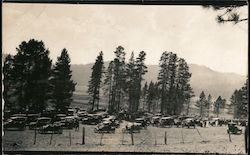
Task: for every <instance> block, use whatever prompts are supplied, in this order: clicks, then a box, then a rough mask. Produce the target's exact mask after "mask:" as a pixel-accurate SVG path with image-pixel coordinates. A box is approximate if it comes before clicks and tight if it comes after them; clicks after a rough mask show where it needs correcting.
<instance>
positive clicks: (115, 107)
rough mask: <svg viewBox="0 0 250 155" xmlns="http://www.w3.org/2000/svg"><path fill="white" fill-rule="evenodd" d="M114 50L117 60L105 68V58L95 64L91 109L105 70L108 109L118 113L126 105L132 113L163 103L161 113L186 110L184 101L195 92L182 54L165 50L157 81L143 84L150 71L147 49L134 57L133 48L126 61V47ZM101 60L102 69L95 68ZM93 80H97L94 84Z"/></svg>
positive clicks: (90, 92)
mask: <svg viewBox="0 0 250 155" xmlns="http://www.w3.org/2000/svg"><path fill="white" fill-rule="evenodd" d="M114 54H115V58H114V60H112V61H110V63H109V65H108V68H107V69H106V70H105V71H103V68H104V67H103V60H102V59H101V60H99V58H97V60H96V63H95V64H94V66H93V68H92V75H91V79H90V84H89V90H88V92H89V94H90V95H91V96H92V97H91V99H90V102H91V103H92V110H94V106H93V99H94V98H96V99H97V100H98V101H99V93H100V91H99V89H100V85H101V84H100V83H101V79H102V75H103V73H104V82H103V90H104V94H105V95H106V96H108V111H109V113H118V112H119V111H121V110H122V109H124V108H126V109H127V110H128V112H129V113H130V114H134V113H137V112H138V111H140V109H141V108H142V109H143V110H147V111H148V112H153V111H155V110H156V109H157V108H158V105H160V110H161V113H162V114H169V115H173V114H175V115H177V114H180V113H181V112H182V111H183V107H184V105H188V104H189V102H190V98H191V97H192V96H193V91H192V88H191V86H190V84H189V80H190V77H191V73H190V72H189V67H188V65H187V63H186V61H185V60H184V59H183V58H178V57H177V55H176V54H174V53H172V52H164V53H163V54H162V57H161V60H160V72H159V76H158V81H157V82H156V83H153V82H150V84H149V85H148V84H147V83H145V85H144V87H142V82H143V81H144V78H143V76H144V75H145V73H146V72H147V66H146V65H145V59H146V53H145V52H144V51H141V52H140V53H139V55H138V57H136V58H135V56H134V53H133V52H132V53H131V56H130V59H129V60H128V62H127V63H126V62H125V54H126V53H125V51H124V48H123V47H121V46H118V47H117V48H116V50H115V51H114ZM98 57H99V56H98ZM98 63H99V64H100V66H99V67H98V68H99V69H96V67H95V66H97V64H98ZM94 81H98V82H97V83H95V84H94V83H93V82H94ZM94 88H98V91H94V90H95V89H94ZM97 105H98V104H97ZM141 106H142V107H141ZM144 108H145V109H144ZM96 109H98V106H97V107H96Z"/></svg>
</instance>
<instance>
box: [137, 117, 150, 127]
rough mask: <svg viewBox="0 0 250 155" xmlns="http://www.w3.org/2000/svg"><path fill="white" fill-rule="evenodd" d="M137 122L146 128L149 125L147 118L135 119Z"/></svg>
mask: <svg viewBox="0 0 250 155" xmlns="http://www.w3.org/2000/svg"><path fill="white" fill-rule="evenodd" d="M135 123H138V124H140V126H141V127H143V128H146V127H147V126H148V123H147V120H146V119H145V118H137V119H135Z"/></svg>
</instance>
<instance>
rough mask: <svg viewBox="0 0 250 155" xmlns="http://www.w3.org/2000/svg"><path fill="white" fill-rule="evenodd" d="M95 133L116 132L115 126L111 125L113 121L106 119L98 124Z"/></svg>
mask: <svg viewBox="0 0 250 155" xmlns="http://www.w3.org/2000/svg"><path fill="white" fill-rule="evenodd" d="M94 132H95V133H115V127H113V126H112V125H111V122H108V121H105V122H102V123H100V124H98V125H97V126H96V127H95V129H94Z"/></svg>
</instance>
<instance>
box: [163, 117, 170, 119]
mask: <svg viewBox="0 0 250 155" xmlns="http://www.w3.org/2000/svg"><path fill="white" fill-rule="evenodd" d="M161 119H172V117H162V118H161Z"/></svg>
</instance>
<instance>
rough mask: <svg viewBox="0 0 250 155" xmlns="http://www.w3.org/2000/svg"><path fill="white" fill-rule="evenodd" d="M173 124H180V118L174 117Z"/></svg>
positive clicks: (177, 125) (178, 125)
mask: <svg viewBox="0 0 250 155" xmlns="http://www.w3.org/2000/svg"><path fill="white" fill-rule="evenodd" d="M174 125H175V126H176V127H180V126H181V120H180V119H178V118H175V119H174Z"/></svg>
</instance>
